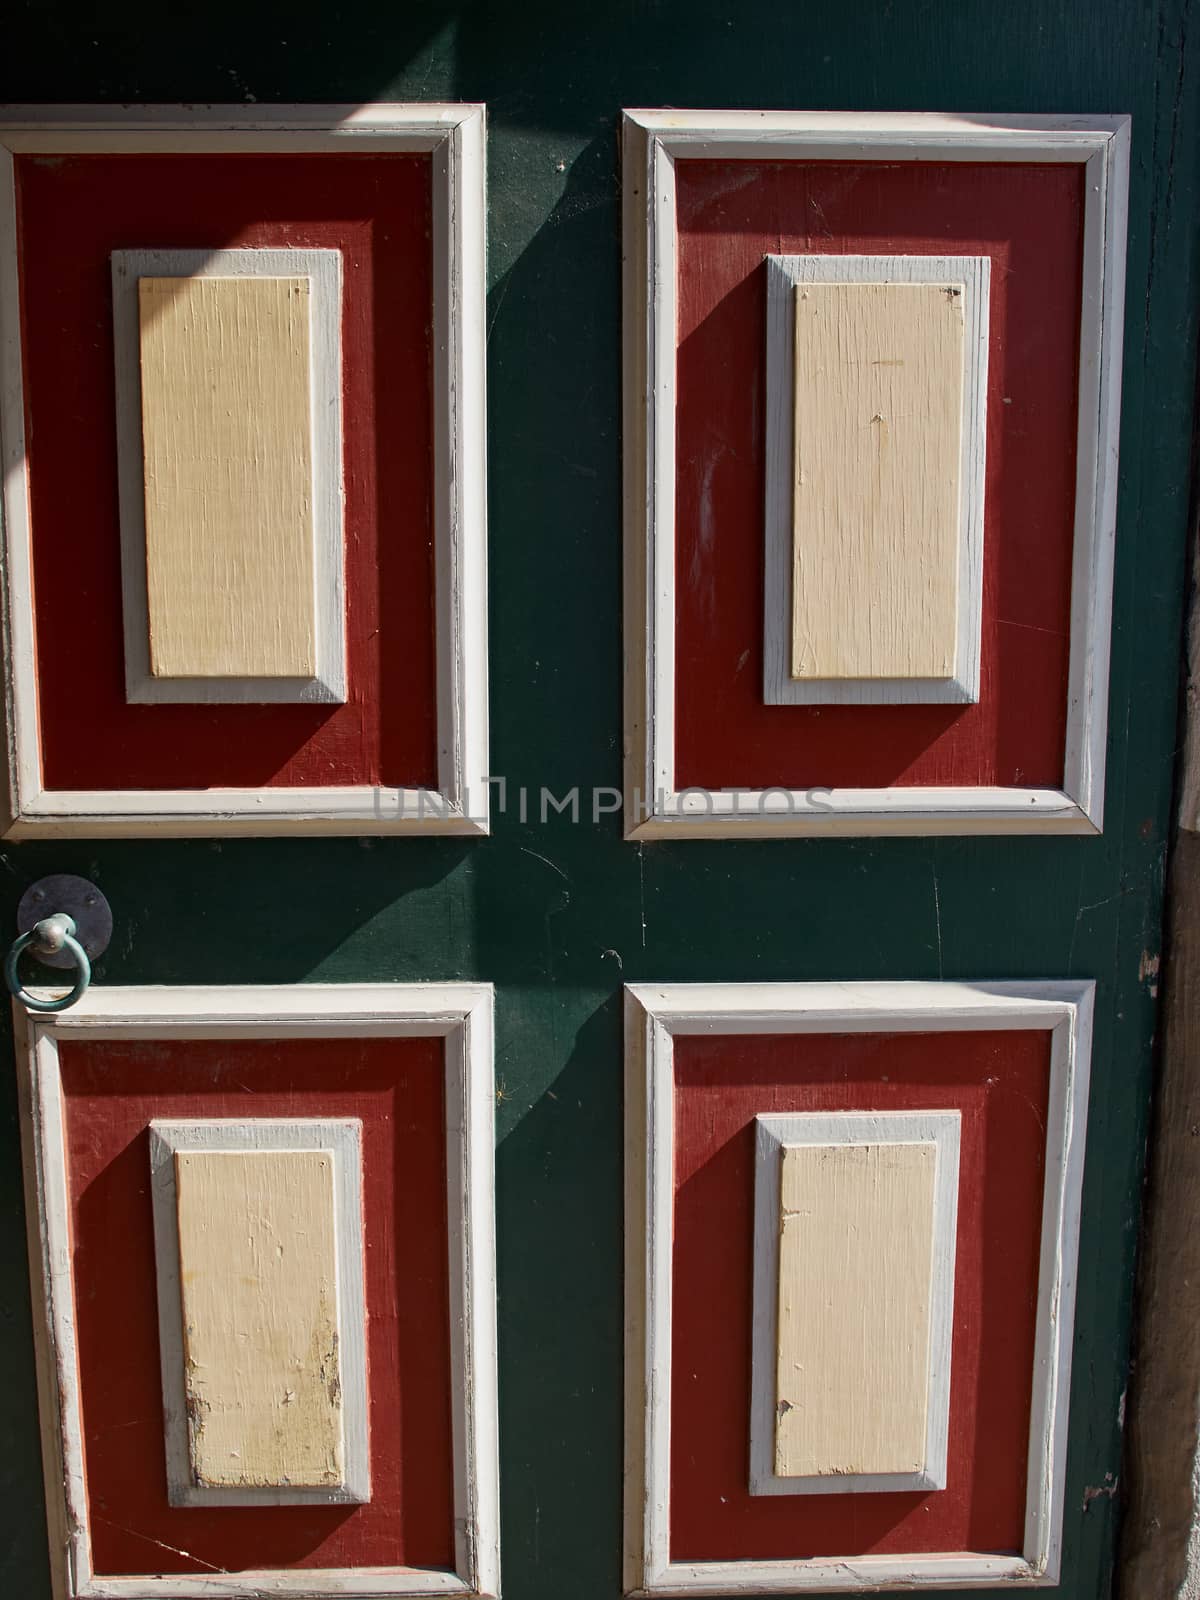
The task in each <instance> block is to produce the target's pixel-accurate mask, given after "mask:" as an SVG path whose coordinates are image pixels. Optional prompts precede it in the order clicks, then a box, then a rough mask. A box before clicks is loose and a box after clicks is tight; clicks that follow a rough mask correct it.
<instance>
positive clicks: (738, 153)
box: [623, 110, 1130, 839]
mask: <svg viewBox="0 0 1200 1600" xmlns="http://www.w3.org/2000/svg"><path fill="white" fill-rule="evenodd" d="M1129 130H1130V119H1129V118H1128V117H1125V116H1084V117H1075V116H1061V117H1059V116H1050V117H1046V116H1001V115H951V114H942V113H933V112H840V111H839V112H825V111H803V112H801V111H796V112H793V111H655V110H629V111H626V112H625V113H624V154H623V187H624V202H623V204H624V220H623V232H624V254H625V276H624V324H625V335H624V346H625V379H624V439H625V446H624V463H625V467H624V470H625V747H626V760H625V807H624V809H625V831H626V837H627V838H630V839H656V838H659V839H660V838H670V837H682V838H703V837H708V838H781V837H794V836H798V835H812V834H818V835H820V834H825V835H828V834H871V835H876V836H882V835H895V834H918V835H935V834H937V835H944V834H966V833H984V834H1006V833H1098V832H1099V831H1100V830H1101V827H1102V824H1103V805H1104V758H1105V747H1106V738H1107V717H1108V669H1109V647H1110V629H1111V620H1112V568H1113V542H1114V537H1115V528H1116V501H1117V445H1118V435H1119V428H1120V393H1121V350H1122V327H1123V319H1124V302H1125V235H1126V224H1127V212H1128V188H1129ZM689 157H691V158H693V159H698V160H720V161H760V162H771V161H786V160H797V159H805V158H808V159H816V160H842V161H893V162H894V161H920V160H937V161H1021V162H1059V163H1061V162H1078V163H1080V164H1081V165H1083V166H1084V168H1085V172H1086V202H1085V211H1084V245H1083V311H1082V317H1081V323H1080V336H1081V345H1080V349H1081V359H1080V370H1079V432H1078V447H1077V461H1076V501H1075V542H1074V556H1073V565H1072V577H1071V651H1070V674H1069V684H1068V709H1067V736H1066V749H1065V752H1064V774H1065V779H1064V786H1063V788H1062V789H1061V790H1060V789H1025V788H1016V787H1014V788H1006V787H1000V786H985V787H978V788H971V787H966V786H960V787H953V788H932V787H931V788H926V787H918V786H896V787H892V788H886V789H831V788H824V787H821V788H815V789H807V790H804V789H786V788H772V789H765V790H763V789H753V788H749V787H747V788H740V789H723V790H719V791H710V790H702V789H682V790H681V789H679V788H678V787H677V785H676V781H675V391H676V315H677V309H676V307H677V284H676V254H677V224H676V209H675V166H676V162H678V161H681V160H686V159H688V158H689Z"/></svg>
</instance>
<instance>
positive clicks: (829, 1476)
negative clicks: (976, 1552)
mask: <svg viewBox="0 0 1200 1600" xmlns="http://www.w3.org/2000/svg"><path fill="white" fill-rule="evenodd" d="M930 1061H931V1066H932V1057H931V1058H930ZM934 1070H936V1069H934ZM889 1077H890V1074H889ZM953 1104H954V1102H953V1099H952V1098H947V1099H946V1100H943V1101H942V1105H943V1106H944V1107H952V1106H953ZM755 1122H756V1132H755V1176H754V1290H753V1300H754V1318H753V1323H754V1337H753V1361H752V1378H751V1398H750V1493H751V1495H754V1496H762V1495H767V1496H772V1495H773V1496H779V1495H810V1494H816V1495H821V1496H825V1495H828V1494H830V1493H836V1494H849V1495H853V1496H855V1503H856V1504H857V1505H859V1506H860V1507H861V1506H862V1505H863V1504H865V1503H866V1502H865V1500H864V1498H863V1497H864V1496H866V1495H869V1494H885V1495H886V1494H893V1493H905V1492H911V1491H912V1490H929V1489H945V1488H946V1486H947V1482H948V1477H947V1462H948V1458H949V1444H950V1433H951V1426H950V1409H951V1408H950V1376H951V1366H952V1356H953V1323H954V1304H955V1271H956V1265H955V1263H956V1259H957V1252H958V1244H957V1230H958V1210H959V1204H958V1198H959V1165H960V1147H961V1142H962V1114H961V1109H941V1110H929V1109H924V1110H921V1111H899V1110H894V1109H893V1110H888V1111H886V1112H881V1113H879V1114H866V1113H864V1112H862V1111H860V1110H846V1111H842V1112H836V1113H835V1112H830V1113H829V1114H828V1115H820V1114H816V1113H813V1112H801V1113H799V1114H791V1115H759V1116H757V1117H756V1119H755ZM793 1149H796V1150H804V1151H807V1152H809V1154H808V1155H804V1156H796V1157H795V1158H794V1160H796V1161H798V1162H804V1161H813V1162H816V1159H817V1158H816V1157H815V1156H813V1155H812V1154H811V1152H813V1151H816V1152H826V1153H827V1160H828V1164H829V1166H830V1168H831V1169H832V1176H833V1183H832V1186H831V1190H830V1195H829V1196H827V1197H826V1198H831V1199H832V1200H833V1202H834V1203H836V1204H842V1203H843V1202H845V1203H846V1204H848V1205H849V1206H850V1210H848V1211H847V1210H846V1209H845V1205H843V1214H840V1215H839V1214H837V1213H831V1212H830V1211H829V1207H828V1206H827V1205H826V1204H825V1203H824V1200H822V1198H821V1196H820V1195H818V1196H817V1197H816V1198H815V1199H812V1198H810V1199H808V1200H805V1201H804V1203H803V1204H800V1205H792V1204H791V1203H790V1201H789V1200H788V1199H787V1197H786V1194H785V1190H786V1182H785V1176H784V1157H785V1154H786V1153H788V1152H789V1151H790V1150H793ZM913 1150H917V1151H922V1150H923V1151H927V1152H928V1153H929V1156H930V1159H931V1163H932V1166H931V1171H930V1174H929V1179H930V1184H931V1192H930V1197H929V1207H928V1215H927V1217H926V1218H925V1221H924V1223H923V1225H918V1226H916V1227H915V1228H914V1226H913V1219H912V1217H911V1215H910V1216H909V1218H908V1221H907V1223H906V1222H905V1221H904V1219H903V1218H902V1217H901V1215H900V1213H901V1211H902V1209H903V1207H902V1199H903V1194H904V1191H903V1188H902V1186H900V1187H899V1188H898V1190H897V1192H887V1193H885V1192H884V1191H885V1190H886V1188H887V1184H886V1181H885V1180H882V1179H881V1177H880V1173H879V1171H878V1170H874V1171H868V1172H866V1174H865V1175H864V1174H863V1173H856V1172H855V1170H854V1164H855V1162H861V1163H862V1164H863V1165H864V1166H870V1165H871V1163H875V1166H876V1168H878V1167H880V1166H883V1167H887V1166H888V1165H889V1164H890V1163H892V1162H895V1161H901V1162H902V1161H903V1156H895V1155H894V1154H893V1152H897V1151H900V1152H911V1151H913ZM864 1151H865V1152H869V1154H868V1155H865V1156H864V1154H863V1152H864ZM842 1169H845V1170H842ZM856 1184H857V1187H856ZM856 1195H857V1196H858V1198H859V1199H860V1200H861V1201H862V1204H860V1205H859V1206H858V1207H857V1209H855V1208H854V1206H853V1202H854V1199H855V1196H856ZM873 1200H878V1205H877V1207H876V1210H875V1212H874V1213H872V1211H871V1202H873ZM785 1209H786V1210H787V1211H788V1212H790V1213H791V1215H789V1216H787V1217H786V1218H784V1217H783V1212H784V1211H785ZM910 1210H911V1208H910ZM781 1218H782V1224H781ZM818 1222H819V1223H820V1226H816V1224H817V1223H818ZM922 1228H923V1233H924V1243H923V1242H922V1237H921V1234H922ZM789 1229H790V1230H791V1241H790V1242H791V1248H792V1255H791V1259H789V1260H786V1261H785V1247H786V1245H787V1242H788V1241H787V1239H786V1237H785V1235H786V1232H787V1230H789ZM889 1230H895V1231H894V1232H891V1231H889ZM922 1250H923V1251H924V1253H923V1256H922ZM906 1251H907V1252H908V1258H907V1265H908V1267H909V1268H912V1267H913V1263H914V1252H915V1258H916V1259H917V1261H918V1265H917V1266H916V1268H915V1277H914V1273H913V1272H909V1273H908V1274H907V1276H906V1274H905V1263H904V1261H903V1259H902V1258H903V1256H904V1252H906ZM872 1253H874V1256H875V1257H876V1259H875V1260H874V1261H872ZM920 1259H923V1260H924V1287H923V1288H922V1277H921V1269H920V1266H919V1260H920ZM893 1271H895V1272H897V1273H898V1274H899V1279H898V1281H889V1283H888V1285H887V1287H886V1288H880V1287H879V1286H878V1282H877V1280H878V1279H879V1277H880V1275H883V1276H887V1275H888V1274H890V1273H892V1272H893ZM839 1274H846V1275H847V1276H848V1278H849V1279H850V1280H851V1281H849V1282H848V1283H847V1285H846V1287H845V1288H844V1289H839V1288H838V1282H839ZM908 1291H912V1293H908ZM906 1294H907V1298H906ZM891 1301H894V1303H895V1304H894V1308H893V1305H892V1304H891V1303H890V1302H891ZM805 1319H809V1320H808V1323H807V1324H806V1322H805ZM839 1319H841V1325H840V1326H837V1324H838V1323H839ZM789 1333H790V1336H791V1349H790V1350H788V1351H786V1352H785V1350H784V1346H785V1345H786V1344H787V1342H788V1336H789ZM922 1342H923V1350H924V1354H923V1357H922V1356H921V1354H920V1353H919V1352H918V1351H917V1349H916V1346H917V1345H919V1344H922ZM906 1358H907V1367H905V1366H904V1363H905V1360H906ZM789 1362H790V1368H789ZM889 1363H890V1368H891V1370H890V1371H889V1370H888V1368H889ZM847 1366H849V1367H851V1368H855V1367H856V1368H857V1370H855V1371H853V1372H846V1371H845V1370H844V1369H845V1368H846V1367H847ZM789 1371H790V1377H789ZM873 1385H878V1386H879V1387H880V1389H882V1390H886V1396H885V1397H884V1398H880V1397H879V1396H874V1395H872V1394H871V1390H872V1386H873ZM793 1390H795V1392H793ZM831 1390H832V1391H833V1394H831ZM834 1395H836V1396H837V1402H836V1403H833V1401H834ZM906 1407H907V1408H908V1409H907V1411H906V1410H905V1408H906ZM802 1410H807V1411H808V1413H809V1418H810V1419H811V1420H812V1423H813V1426H812V1427H811V1428H810V1427H809V1425H808V1421H809V1419H806V1418H805V1417H803V1416H799V1415H797V1413H798V1412H800V1411H802ZM918 1412H920V1413H922V1414H923V1417H924V1422H923V1424H922V1423H920V1422H919V1421H918V1419H917V1413H918ZM897 1415H907V1416H908V1418H909V1420H910V1422H911V1430H910V1434H909V1444H910V1449H909V1452H908V1458H907V1465H904V1466H895V1467H884V1466H879V1467H866V1466H863V1467H860V1468H855V1467H853V1466H850V1465H847V1464H845V1462H844V1461H843V1462H842V1463H841V1464H839V1463H837V1462H835V1461H833V1460H832V1459H829V1460H826V1461H822V1460H820V1459H817V1458H816V1457H815V1456H814V1455H813V1453H812V1451H811V1450H809V1453H808V1455H807V1457H806V1456H805V1454H804V1452H805V1450H806V1449H807V1447H808V1446H810V1445H811V1446H820V1445H821V1442H822V1441H821V1440H820V1439H819V1438H818V1434H819V1433H820V1431H821V1429H822V1427H824V1428H825V1430H826V1438H825V1441H824V1443H825V1446H826V1454H827V1455H828V1456H830V1457H832V1455H833V1453H834V1452H835V1451H836V1450H841V1451H843V1452H845V1451H846V1450H847V1449H851V1450H853V1449H860V1450H861V1447H862V1444H863V1435H864V1430H865V1432H866V1433H867V1434H869V1435H870V1436H871V1438H872V1439H873V1440H874V1442H875V1443H877V1444H878V1443H880V1434H879V1429H880V1428H881V1427H882V1428H883V1429H884V1430H885V1432H886V1429H887V1428H888V1426H889V1421H890V1423H891V1424H893V1425H894V1423H895V1419H896V1417H897ZM860 1424H861V1426H859V1425H860ZM839 1428H840V1429H841V1433H840V1437H839V1434H838V1429H839ZM856 1429H857V1431H856ZM871 1430H875V1432H874V1433H873V1434H872V1432H871ZM789 1434H790V1443H791V1445H792V1446H793V1447H794V1458H793V1459H792V1461H791V1463H790V1464H788V1462H787V1461H786V1460H784V1459H783V1457H782V1455H781V1448H782V1446H783V1445H785V1444H787V1443H788V1442H789V1441H788V1438H787V1436H788V1435H789ZM893 1440H894V1435H893ZM883 1444H884V1448H886V1440H884V1441H883Z"/></svg>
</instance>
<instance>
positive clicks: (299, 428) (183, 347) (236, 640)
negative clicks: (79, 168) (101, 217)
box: [138, 277, 318, 678]
mask: <svg viewBox="0 0 1200 1600" xmlns="http://www.w3.org/2000/svg"><path fill="white" fill-rule="evenodd" d="M309 307H310V295H309V281H308V279H307V278H302V277H279V278H269V277H230V278H218V277H190V278H189V277H177V278H153V277H144V278H142V279H141V280H140V281H139V283H138V314H139V331H140V353H141V396H142V447H143V461H144V474H145V484H144V487H145V519H146V582H147V600H148V609H149V632H150V673H151V676H152V677H154V678H206V677H216V678H237V677H244V678H289V677H290V678H308V677H312V676H313V675H314V674H315V673H316V671H317V665H318V649H317V620H316V554H315V535H314V521H313V515H314V513H313V462H312V395H311V381H310V369H311V350H310V345H311V338H310V311H309Z"/></svg>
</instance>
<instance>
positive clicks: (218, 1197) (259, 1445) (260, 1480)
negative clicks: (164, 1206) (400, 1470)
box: [175, 1150, 343, 1488]
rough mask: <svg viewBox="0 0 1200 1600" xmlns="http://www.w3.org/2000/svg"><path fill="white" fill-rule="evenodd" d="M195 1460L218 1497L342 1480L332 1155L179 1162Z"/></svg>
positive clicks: (208, 1155)
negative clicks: (225, 1491)
mask: <svg viewBox="0 0 1200 1600" xmlns="http://www.w3.org/2000/svg"><path fill="white" fill-rule="evenodd" d="M175 1188H176V1205H177V1223H178V1231H179V1264H180V1299H181V1312H182V1322H183V1365H184V1386H185V1391H186V1407H187V1423H188V1448H189V1456H190V1464H191V1469H192V1474H193V1479H194V1482H195V1483H196V1485H197V1486H200V1487H207V1488H240V1487H246V1488H270V1487H282V1486H285V1485H288V1486H293V1487H306V1486H307V1487H314V1488H322V1487H334V1486H336V1485H339V1484H341V1483H342V1481H343V1418H342V1390H341V1381H340V1375H339V1360H338V1289H337V1285H338V1265H337V1245H336V1231H335V1230H336V1223H335V1209H334V1156H333V1152H332V1151H331V1150H229V1151H222V1150H215V1151H214V1150H177V1151H176V1152H175Z"/></svg>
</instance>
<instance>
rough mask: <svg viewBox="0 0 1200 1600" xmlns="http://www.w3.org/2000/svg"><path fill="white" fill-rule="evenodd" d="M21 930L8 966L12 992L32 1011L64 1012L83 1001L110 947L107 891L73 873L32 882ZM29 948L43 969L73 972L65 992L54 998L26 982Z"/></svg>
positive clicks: (22, 907) (25, 896) (19, 925)
mask: <svg viewBox="0 0 1200 1600" xmlns="http://www.w3.org/2000/svg"><path fill="white" fill-rule="evenodd" d="M17 930H18V932H19V934H20V938H19V939H18V940H17V941H16V943H15V944H14V945H13V947H12V949H11V950H10V951H9V952H8V958H7V960H6V961H5V963H4V981H5V983H6V984H7V985H8V989H9V993H10V994H14V995H15V996H16V997H17V999H18V1000H19V1001H20V1002H21V1004H22V1005H23V1006H25V1007H26V1008H27V1009H28V1010H30V1011H65V1010H66V1009H67V1007H68V1006H73V1005H74V1004H75V1002H76V1001H77V1000H79V999H81V998H82V996H83V994H84V993H85V991H86V990H87V986H88V984H89V983H90V982H91V981H92V962H93V961H98V960H99V959H100V957H101V956H102V955H103V954H104V952H105V951H106V950H107V949H108V944H109V940H110V939H111V938H112V931H113V922H112V907H111V906H110V905H109V903H108V901H107V899H106V898H105V895H104V891H103V889H100V888H98V887H97V885H96V884H94V883H92V882H91V881H90V880H89V879H87V878H79V877H76V875H75V874H74V873H71V872H55V873H52V874H51V875H50V876H49V877H48V878H39V879H38V881H37V882H36V883H31V884H30V885H29V887H28V889H26V891H25V893H24V894H23V895H22V896H21V903H20V905H19V906H18V907H17ZM27 950H28V951H29V952H30V954H31V955H34V956H36V957H37V959H38V960H39V961H40V962H41V964H42V965H43V966H44V967H57V968H59V970H60V971H61V972H63V973H67V972H70V973H72V974H73V978H72V980H71V988H70V989H69V990H68V991H67V993H66V994H63V995H58V996H56V997H55V998H53V999H41V998H39V997H38V996H37V995H33V994H30V992H29V990H28V989H26V988H25V986H24V984H23V983H22V982H21V973H20V970H19V969H20V964H21V957H22V956H23V955H24V954H25V952H26V951H27ZM60 981H62V982H66V981H67V980H66V979H65V978H63V979H61V980H60Z"/></svg>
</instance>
